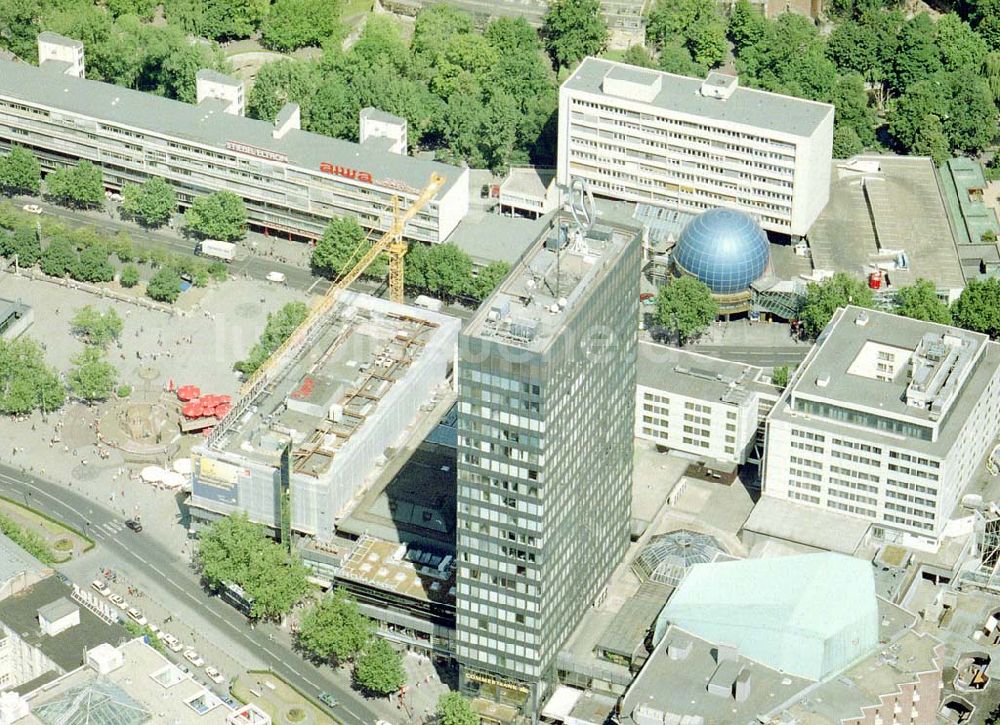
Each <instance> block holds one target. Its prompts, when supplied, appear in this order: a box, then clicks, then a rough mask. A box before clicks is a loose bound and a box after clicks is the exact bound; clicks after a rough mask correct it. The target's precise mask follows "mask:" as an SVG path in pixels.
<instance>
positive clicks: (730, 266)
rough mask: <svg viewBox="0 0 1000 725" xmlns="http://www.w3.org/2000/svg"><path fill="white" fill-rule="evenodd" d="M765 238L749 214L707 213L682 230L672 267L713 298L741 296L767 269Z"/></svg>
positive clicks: (728, 210) (762, 231)
mask: <svg viewBox="0 0 1000 725" xmlns="http://www.w3.org/2000/svg"><path fill="white" fill-rule="evenodd" d="M769 255H770V251H769V249H768V246H767V235H766V234H765V233H764V230H763V229H761V228H760V225H759V224H758V223H757V221H756V220H755V219H754V218H753V217H752V216H750V215H749V214H747V213H745V212H742V211H736V210H735V209H709V210H708V211H706V212H702V213H701V214H699V215H698V216H696V217H695V218H694V219H692V220H691V221H690V222H688V224H687V226H686V227H684V231H682V232H681V236H680V240H679V241H678V242H677V246H676V247H674V254H673V258H674V264H676V265H677V266H678V267H679V268H680V270H681V271H683V272H687V273H688V274H690V275H692V276H694V277H697V278H698V279H700V280H701V281H702V282H704V283H705V284H707V285H708V287H709V289H711V290H712V292H714V293H715V294H722V295H725V294H733V293H735V292H744V291H745V290H747V289H749V288H750V284H751V283H752V282H753V281H754V280H756V279H757V278H758V277H760V276H761V275H762V274H763V273H764V270H765V269H766V268H767V260H768V257H769Z"/></svg>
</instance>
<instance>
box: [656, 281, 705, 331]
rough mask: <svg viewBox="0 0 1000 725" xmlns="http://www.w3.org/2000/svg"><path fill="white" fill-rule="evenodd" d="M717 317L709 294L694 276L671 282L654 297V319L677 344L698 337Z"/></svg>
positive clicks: (702, 283) (703, 284)
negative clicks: (675, 337)
mask: <svg viewBox="0 0 1000 725" xmlns="http://www.w3.org/2000/svg"><path fill="white" fill-rule="evenodd" d="M718 314H719V303H718V302H716V301H715V298H714V297H713V296H712V291H711V290H710V289H709V288H708V285H706V284H705V283H704V282H702V281H701V280H699V279H696V278H694V277H687V276H684V277H678V278H676V279H672V280H670V282H668V283H667V284H665V285H663V286H662V287H660V291H659V293H658V294H657V295H656V319H657V321H658V322H659V323H660V324H661V325H662V326H663V327H664V328H666V330H667V331H668V332H670V333H671V334H673V335H676V336H677V340H678V342H679V343H680V344H684V343H685V342H687V341H688V340H691V339H693V338H695V337H697V336H698V335H700V334H701V333H702V331H703V330H704V329H705V328H706V327H708V326H709V325H711V324H712V322H714V321H715V318H716V316H717V315H718Z"/></svg>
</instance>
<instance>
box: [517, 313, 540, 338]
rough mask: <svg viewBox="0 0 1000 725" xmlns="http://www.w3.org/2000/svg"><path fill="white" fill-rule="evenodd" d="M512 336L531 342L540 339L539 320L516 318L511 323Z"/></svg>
mask: <svg viewBox="0 0 1000 725" xmlns="http://www.w3.org/2000/svg"><path fill="white" fill-rule="evenodd" d="M510 334H511V335H512V336H513V337H519V338H521V339H522V340H525V341H527V342H531V341H532V340H534V339H535V338H536V337H538V320H529V319H527V318H524V317H515V318H514V319H513V320H511V321H510Z"/></svg>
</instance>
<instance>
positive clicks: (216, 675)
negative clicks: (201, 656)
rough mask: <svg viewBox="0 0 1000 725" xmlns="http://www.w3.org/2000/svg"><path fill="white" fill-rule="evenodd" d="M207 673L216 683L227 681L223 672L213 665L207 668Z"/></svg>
mask: <svg viewBox="0 0 1000 725" xmlns="http://www.w3.org/2000/svg"><path fill="white" fill-rule="evenodd" d="M205 675H206V676H207V677H208V679H210V680H211V681H212V682H214V683H215V684H216V685H221V684H222V683H223V682H225V681H226V678H225V677H224V676H223V675H222V673H221V672H219V671H218V670H217V669H215V668H214V667H211V666H209V667H206V668H205Z"/></svg>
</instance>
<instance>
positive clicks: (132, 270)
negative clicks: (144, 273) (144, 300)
mask: <svg viewBox="0 0 1000 725" xmlns="http://www.w3.org/2000/svg"><path fill="white" fill-rule="evenodd" d="M118 281H119V282H120V283H121V286H122V287H124V288H125V289H129V288H131V287H135V286H136V285H137V284H139V268H138V267H136V266H135V265H134V264H126V265H125V266H124V267H122V273H121V275H120V276H119V278H118Z"/></svg>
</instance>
